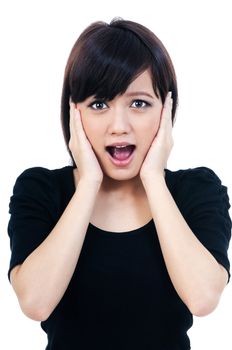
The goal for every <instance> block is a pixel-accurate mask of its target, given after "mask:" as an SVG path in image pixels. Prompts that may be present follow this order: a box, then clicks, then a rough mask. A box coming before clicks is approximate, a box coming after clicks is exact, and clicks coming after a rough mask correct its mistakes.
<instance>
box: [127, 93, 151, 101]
mask: <svg viewBox="0 0 232 350" xmlns="http://www.w3.org/2000/svg"><path fill="white" fill-rule="evenodd" d="M138 95H139V96H141V95H142V96H147V97H150V98H152V99H154V98H155V96H152V95H150V94H149V93H148V92H146V91H133V92H127V93H125V96H128V97H132V96H138Z"/></svg>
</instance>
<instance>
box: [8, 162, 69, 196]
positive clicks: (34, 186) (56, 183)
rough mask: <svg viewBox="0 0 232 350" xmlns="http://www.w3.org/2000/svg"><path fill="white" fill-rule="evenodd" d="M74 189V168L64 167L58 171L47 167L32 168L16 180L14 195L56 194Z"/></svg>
mask: <svg viewBox="0 0 232 350" xmlns="http://www.w3.org/2000/svg"><path fill="white" fill-rule="evenodd" d="M69 188H70V191H72V189H73V167H72V166H64V167H62V168H57V169H49V168H45V167H39V166H36V167H31V168H27V169H25V170H24V171H23V172H21V173H20V174H19V175H18V177H17V178H16V181H15V185H14V190H13V192H14V194H15V193H16V192H17V193H19V192H20V193H22V192H24V193H31V192H34V193H37V194H38V193H40V194H41V192H43V193H44V192H46V191H47V192H49V193H52V192H53V193H54V192H56V191H57V190H60V191H59V192H61V191H62V192H63V190H64V191H65V190H66V191H67V190H68V189H69Z"/></svg>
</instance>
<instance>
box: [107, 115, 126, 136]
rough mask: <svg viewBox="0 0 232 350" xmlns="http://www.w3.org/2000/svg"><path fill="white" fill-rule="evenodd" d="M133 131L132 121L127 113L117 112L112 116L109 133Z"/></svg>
mask: <svg viewBox="0 0 232 350" xmlns="http://www.w3.org/2000/svg"><path fill="white" fill-rule="evenodd" d="M130 130H131V125H130V120H129V116H128V113H127V112H126V111H123V110H122V109H120V110H115V111H113V112H112V114H111V118H110V124H109V132H110V133H111V134H124V133H129V132H130Z"/></svg>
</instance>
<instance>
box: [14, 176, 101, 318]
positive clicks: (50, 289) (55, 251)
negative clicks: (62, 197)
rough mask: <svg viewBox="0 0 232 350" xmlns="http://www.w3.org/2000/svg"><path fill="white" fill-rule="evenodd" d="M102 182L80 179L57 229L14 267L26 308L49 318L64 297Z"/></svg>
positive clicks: (34, 315)
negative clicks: (99, 183) (21, 262)
mask: <svg viewBox="0 0 232 350" xmlns="http://www.w3.org/2000/svg"><path fill="white" fill-rule="evenodd" d="M98 188H99V185H97V184H96V185H95V186H94V185H93V184H92V183H91V184H90V183H88V182H84V181H83V182H82V181H80V182H79V184H78V186H77V189H76V191H75V193H74V195H73V197H72V199H71V200H70V202H69V204H68V206H67V207H66V209H65V211H64V213H63V215H62V216H61V218H60V219H59V221H58V222H57V224H56V226H55V227H54V229H53V230H52V231H51V233H50V234H49V235H48V237H47V238H46V239H45V240H44V241H43V243H42V244H41V245H40V246H39V247H38V248H37V249H35V250H34V251H33V252H32V253H31V254H30V255H29V256H28V257H27V259H26V260H25V261H24V262H23V264H22V265H19V266H16V267H15V268H14V269H13V270H12V271H11V275H10V278H11V283H12V286H13V288H14V290H15V292H16V295H17V297H18V300H19V303H20V306H21V308H22V311H23V312H24V313H25V314H26V315H27V316H28V317H30V318H32V319H34V320H38V321H43V320H46V319H47V318H48V317H49V315H50V314H51V312H52V311H53V310H54V308H55V307H56V305H57V304H58V303H59V301H60V299H61V298H62V296H63V294H64V292H65V290H66V288H67V286H68V284H69V282H70V280H71V277H72V275H73V272H74V270H75V267H76V264H77V261H78V258H79V255H80V252H81V248H82V245H83V242H84V239H85V234H86V231H87V227H88V224H89V221H90V216H91V213H92V210H93V206H94V203H95V199H96V195H97V192H98Z"/></svg>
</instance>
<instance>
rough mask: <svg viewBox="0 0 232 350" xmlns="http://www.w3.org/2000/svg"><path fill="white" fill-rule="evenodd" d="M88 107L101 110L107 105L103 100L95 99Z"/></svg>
mask: <svg viewBox="0 0 232 350" xmlns="http://www.w3.org/2000/svg"><path fill="white" fill-rule="evenodd" d="M90 107H91V108H93V109H95V110H101V109H105V108H107V105H106V104H105V103H104V102H103V101H95V102H93V103H91V104H90Z"/></svg>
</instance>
